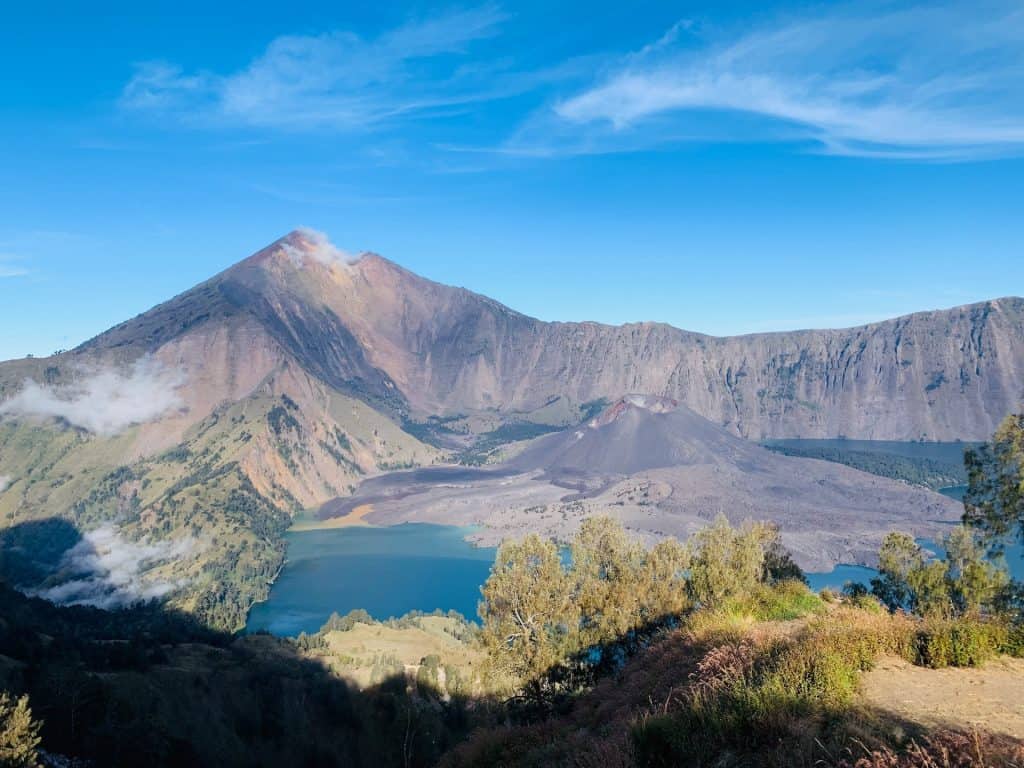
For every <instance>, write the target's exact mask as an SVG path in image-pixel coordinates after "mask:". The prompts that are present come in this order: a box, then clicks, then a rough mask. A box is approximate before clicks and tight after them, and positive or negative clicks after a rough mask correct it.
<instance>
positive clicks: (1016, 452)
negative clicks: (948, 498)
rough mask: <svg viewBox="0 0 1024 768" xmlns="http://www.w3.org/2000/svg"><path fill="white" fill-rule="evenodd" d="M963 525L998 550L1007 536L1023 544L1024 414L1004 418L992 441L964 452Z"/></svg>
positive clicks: (990, 546) (991, 547)
mask: <svg viewBox="0 0 1024 768" xmlns="http://www.w3.org/2000/svg"><path fill="white" fill-rule="evenodd" d="M964 465H965V466H966V468H967V492H966V494H965V495H964V523H965V524H966V525H969V526H971V527H973V528H975V529H977V530H978V531H979V532H981V534H982V535H983V536H984V537H985V539H986V543H987V545H988V546H989V548H990V549H993V550H999V549H1001V545H1002V542H1003V541H1004V540H1005V539H1006V537H1007V536H1010V535H1016V536H1017V537H1018V538H1020V539H1021V541H1024V414H1015V415H1012V416H1007V417H1006V419H1005V420H1004V421H1003V423H1002V424H1000V425H999V428H998V429H997V430H996V433H995V435H994V436H993V437H992V441H991V442H989V443H987V444H985V445H982V446H981V447H979V448H977V449H975V450H968V451H965V452H964Z"/></svg>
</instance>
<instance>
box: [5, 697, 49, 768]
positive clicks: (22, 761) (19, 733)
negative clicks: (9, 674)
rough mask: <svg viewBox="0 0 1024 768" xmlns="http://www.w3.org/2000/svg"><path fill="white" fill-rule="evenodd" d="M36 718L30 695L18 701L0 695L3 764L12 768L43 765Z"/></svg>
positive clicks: (34, 767)
mask: <svg viewBox="0 0 1024 768" xmlns="http://www.w3.org/2000/svg"><path fill="white" fill-rule="evenodd" d="M40 727H41V724H40V723H39V722H38V721H36V720H33V719H32V710H31V709H29V706H28V696H22V697H21V698H20V699H18V700H17V701H14V700H13V699H12V698H11V697H10V695H9V694H8V693H7V692H6V691H5V692H2V693H0V765H3V766H10V768H36V766H38V765H39V742H40V740H39V729H40Z"/></svg>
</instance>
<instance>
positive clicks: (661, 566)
mask: <svg viewBox="0 0 1024 768" xmlns="http://www.w3.org/2000/svg"><path fill="white" fill-rule="evenodd" d="M689 570H690V552H689V550H688V549H687V548H686V547H685V546H683V545H682V544H681V543H680V542H679V541H678V540H676V539H673V538H668V539H662V540H661V541H659V542H658V543H657V544H655V545H654V547H653V548H652V549H651V551H650V552H648V553H647V557H646V558H645V559H644V564H643V568H642V569H641V573H640V590H639V606H638V607H639V609H640V620H641V622H642V623H645V624H646V623H652V622H658V621H661V620H662V619H664V618H665V617H667V616H679V615H680V614H682V613H683V612H684V611H685V610H687V609H688V608H689V607H690V598H689V594H688V584H687V572H688V571H689Z"/></svg>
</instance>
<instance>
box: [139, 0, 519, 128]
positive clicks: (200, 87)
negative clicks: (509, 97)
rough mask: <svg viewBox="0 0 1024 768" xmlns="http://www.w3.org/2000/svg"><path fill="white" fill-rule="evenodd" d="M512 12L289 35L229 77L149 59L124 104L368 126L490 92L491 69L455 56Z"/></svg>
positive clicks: (250, 120)
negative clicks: (367, 31) (368, 30)
mask: <svg viewBox="0 0 1024 768" xmlns="http://www.w3.org/2000/svg"><path fill="white" fill-rule="evenodd" d="M504 18H505V15H504V14H503V13H502V12H501V11H500V10H499V9H498V8H497V7H496V6H493V5H487V6H483V7H480V8H476V9H472V10H463V11H457V12H451V13H447V14H444V15H439V16H435V17H433V18H427V19H422V20H418V21H413V22H409V23H406V24H404V25H402V26H400V27H397V28H395V29H392V30H390V31H388V32H385V33H383V34H381V35H380V36H378V37H376V38H373V39H364V38H362V37H359V36H358V35H356V34H354V33H352V32H347V31H335V32H329V33H325V34H321V35H285V36H282V37H278V38H276V39H275V40H273V41H272V42H271V43H270V44H269V45H268V47H267V49H266V50H265V51H264V52H263V54H261V55H260V56H259V57H257V58H256V59H255V60H253V61H252V62H250V63H249V64H248V66H246V67H245V68H243V69H241V70H239V71H236V72H231V73H226V74H225V73H214V72H191V73H190V72H185V71H183V70H182V69H181V68H180V67H178V66H176V65H174V64H170V63H167V62H155V61H150V62H144V63H142V64H140V65H138V67H137V69H136V72H135V75H134V76H133V77H132V79H131V80H130V81H129V82H128V84H127V85H126V86H125V88H124V91H123V93H122V96H121V104H122V106H124V107H125V108H127V109H132V110H143V111H151V112H158V113H162V114H172V115H177V116H178V117H180V118H182V119H196V118H198V119H201V120H213V121H227V122H231V123H239V124H243V125H250V126H260V127H270V128H279V129H309V128H331V129H334V130H355V129H361V128H367V127H370V126H373V125H375V124H379V123H381V122H383V121H385V120H389V119H393V118H397V117H399V116H402V115H410V114H423V113H431V112H435V111H437V110H444V109H448V108H451V107H453V106H457V105H460V104H465V103H468V102H472V101H476V100H478V99H480V98H485V97H486V92H487V91H486V87H485V86H486V83H487V78H486V73H485V72H481V71H474V70H472V69H466V68H459V67H458V66H457V62H458V61H460V59H461V57H460V54H464V53H465V52H466V50H467V48H468V46H469V45H470V44H471V43H473V42H474V41H477V40H481V39H483V38H487V37H490V36H492V35H494V34H495V33H496V31H497V29H498V26H499V24H500V23H501V22H502V20H503V19H504Z"/></svg>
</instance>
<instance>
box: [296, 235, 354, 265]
mask: <svg viewBox="0 0 1024 768" xmlns="http://www.w3.org/2000/svg"><path fill="white" fill-rule="evenodd" d="M281 250H282V251H284V252H285V254H287V256H288V258H289V259H291V261H292V263H293V264H294V265H295V266H297V267H301V266H302V265H303V264H304V263H305V259H306V257H307V256H308V257H310V258H312V259H315V260H316V261H318V262H320V263H321V264H324V265H326V266H329V267H330V266H345V265H348V264H352V263H353V262H355V261H357V260H358V259H359V256H358V255H357V254H352V253H348V252H347V251H343V250H342V249H341V248H338V247H337V246H336V245H334V244H332V243H331V241H330V240H329V239H328V238H327V235H325V234H324V233H323V232H318V231H317V230H315V229H310V228H308V227H300V228H299V229H297V230H296V231H295V233H294V234H293V235H291V237H290V238H289V240H287V241H285V242H284V243H282V244H281Z"/></svg>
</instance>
